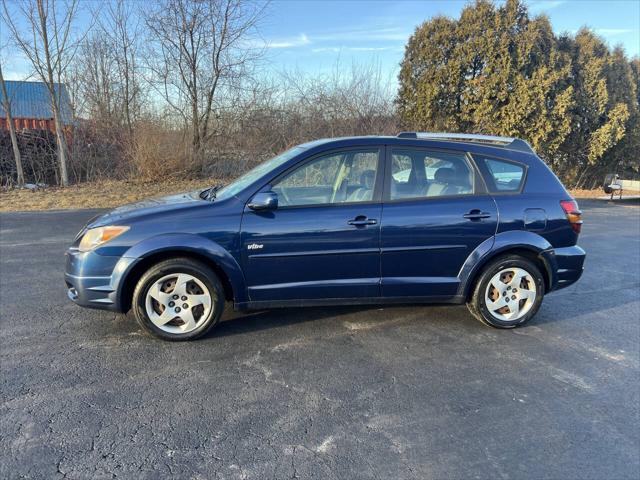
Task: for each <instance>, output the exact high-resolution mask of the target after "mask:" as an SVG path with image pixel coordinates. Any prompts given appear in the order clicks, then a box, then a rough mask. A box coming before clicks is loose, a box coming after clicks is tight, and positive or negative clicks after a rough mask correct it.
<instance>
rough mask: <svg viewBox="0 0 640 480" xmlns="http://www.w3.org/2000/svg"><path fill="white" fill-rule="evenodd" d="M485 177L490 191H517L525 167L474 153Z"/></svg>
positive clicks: (520, 186)
mask: <svg viewBox="0 0 640 480" xmlns="http://www.w3.org/2000/svg"><path fill="white" fill-rule="evenodd" d="M474 158H475V159H476V161H477V162H478V163H479V164H481V165H479V166H480V167H481V168H482V170H484V171H485V173H486V177H487V186H488V187H489V191H491V192H492V193H509V192H519V191H520V190H521V189H522V185H523V183H524V179H525V173H526V168H525V166H524V165H522V164H520V163H515V162H510V161H507V160H502V159H497V158H491V157H485V156H478V155H474Z"/></svg>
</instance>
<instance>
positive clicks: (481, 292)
mask: <svg viewBox="0 0 640 480" xmlns="http://www.w3.org/2000/svg"><path fill="white" fill-rule="evenodd" d="M543 297H544V278H543V277H542V273H541V272H540V269H539V268H538V267H537V265H536V264H534V263H533V262H532V261H531V260H529V259H527V258H524V257H521V256H519V255H506V256H503V257H500V258H497V259H496V260H494V261H492V262H490V263H489V264H488V265H487V266H486V267H485V268H484V269H483V271H482V273H481V274H480V277H479V278H478V280H477V282H476V284H475V288H474V291H473V294H472V296H471V298H470V300H469V301H468V302H467V307H468V308H469V311H470V312H471V314H472V315H473V316H474V317H476V318H477V319H478V320H480V321H481V322H482V323H484V324H485V325H489V326H491V327H495V328H514V327H517V326H519V325H522V324H524V323H526V322H528V321H529V320H531V319H532V318H533V317H534V316H535V314H536V313H537V312H538V310H539V308H540V305H541V304H542V299H543Z"/></svg>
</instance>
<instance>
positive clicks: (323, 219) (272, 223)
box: [241, 147, 384, 301]
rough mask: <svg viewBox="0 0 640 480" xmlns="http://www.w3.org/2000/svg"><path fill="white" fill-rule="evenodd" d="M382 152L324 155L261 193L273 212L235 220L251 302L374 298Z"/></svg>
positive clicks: (376, 292) (377, 285)
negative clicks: (273, 199)
mask: <svg viewBox="0 0 640 480" xmlns="http://www.w3.org/2000/svg"><path fill="white" fill-rule="evenodd" d="M383 151H384V149H383V148H378V147H374V148H371V147H362V148H355V149H345V150H338V151H332V152H328V153H323V154H321V155H318V156H315V157H313V158H311V159H309V160H306V161H304V163H303V164H301V165H299V166H296V167H294V168H293V169H292V170H289V171H287V172H286V173H285V174H283V175H281V176H280V177H279V178H277V179H275V180H274V181H273V182H272V183H271V184H270V185H268V186H266V187H265V188H263V189H262V190H263V191H266V190H271V191H273V192H275V193H276V194H277V195H278V208H277V209H275V210H271V211H253V210H251V209H249V208H248V207H247V208H245V212H244V215H243V219H242V235H241V242H242V262H243V267H244V272H245V278H246V282H247V285H248V291H249V298H250V299H251V301H283V300H303V299H348V298H363V297H378V296H379V295H380V244H379V242H380V214H381V209H382V206H381V202H380V197H381V194H380V192H381V189H382V178H383V176H382V168H381V164H383V159H382V157H383V155H381V152H383Z"/></svg>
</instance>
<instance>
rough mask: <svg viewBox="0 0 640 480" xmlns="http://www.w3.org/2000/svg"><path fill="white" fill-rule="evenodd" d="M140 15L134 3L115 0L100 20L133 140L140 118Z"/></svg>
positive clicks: (120, 106) (120, 105) (119, 106)
mask: <svg viewBox="0 0 640 480" xmlns="http://www.w3.org/2000/svg"><path fill="white" fill-rule="evenodd" d="M139 18H140V17H139V16H138V15H136V14H135V12H134V9H133V7H132V4H131V2H127V1H126V0H115V1H114V2H109V3H108V4H107V6H106V8H105V10H104V11H103V15H100V16H99V18H98V24H99V27H100V30H99V31H100V35H102V36H103V38H104V39H105V41H106V43H107V44H108V46H109V50H110V51H111V54H112V58H113V62H114V64H115V69H114V81H115V82H117V85H118V86H119V101H120V102H119V103H120V104H119V105H118V108H119V109H121V114H122V116H123V120H124V123H125V125H126V128H127V133H128V134H129V137H131V136H132V135H133V124H134V122H135V120H136V119H137V117H138V115H139V110H140V97H141V88H140V83H139V75H138V71H139V67H138V51H139V47H140V39H141V33H142V32H141V31H140V20H139Z"/></svg>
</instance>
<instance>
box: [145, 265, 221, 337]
mask: <svg viewBox="0 0 640 480" xmlns="http://www.w3.org/2000/svg"><path fill="white" fill-rule="evenodd" d="M214 303H215V302H214V300H213V299H212V296H211V293H210V292H209V289H208V288H207V286H206V285H205V284H204V283H203V282H202V281H200V280H199V279H197V278H196V277H194V276H193V275H189V274H187V273H171V274H169V275H165V276H163V277H161V278H160V279H158V280H156V281H154V282H153V284H152V285H151V287H150V288H149V289H148V290H147V294H146V299H145V308H146V313H147V315H148V317H149V320H151V322H153V324H154V325H155V326H156V327H158V328H159V329H161V330H163V331H165V332H167V333H173V334H181V333H189V332H192V331H194V330H195V329H197V328H198V327H199V326H200V325H202V323H203V322H204V321H205V320H206V319H207V318H208V316H209V314H210V313H211V309H212V308H213V307H214Z"/></svg>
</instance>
